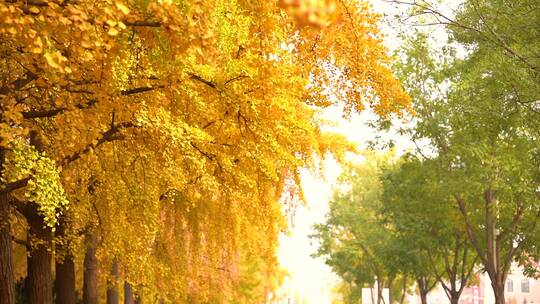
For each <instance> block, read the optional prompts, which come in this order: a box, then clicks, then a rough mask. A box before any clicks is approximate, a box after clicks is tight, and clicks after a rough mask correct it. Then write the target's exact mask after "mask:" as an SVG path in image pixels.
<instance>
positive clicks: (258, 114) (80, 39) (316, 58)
mask: <svg viewBox="0 0 540 304" xmlns="http://www.w3.org/2000/svg"><path fill="white" fill-rule="evenodd" d="M278 5H279V7H278V6H276V4H275V3H274V2H273V1H249V0H217V1H165V0H163V1H142V0H129V1H113V0H104V1H90V0H81V1H76V2H70V1H56V0H34V1H13V3H11V2H0V14H1V15H2V20H1V21H0V54H1V57H0V71H1V76H0V77H1V79H0V80H1V85H2V86H1V87H0V98H1V109H2V114H1V121H0V138H1V147H2V149H5V148H7V147H9V146H10V145H12V144H13V143H14V142H18V141H21V140H24V138H27V136H28V132H29V131H30V130H34V131H37V132H39V133H40V134H41V136H42V137H43V142H44V144H43V147H42V149H43V151H40V152H41V153H46V155H48V156H49V157H50V158H51V159H53V160H55V161H56V164H58V165H59V166H58V170H59V171H60V172H61V177H62V185H63V187H64V189H65V191H66V195H67V198H68V200H69V201H70V202H71V207H70V209H69V210H68V211H65V213H66V214H65V215H60V213H59V214H58V216H64V217H66V218H69V221H68V223H70V225H71V227H70V228H69V230H68V231H70V232H71V233H72V234H73V236H72V242H73V243H72V247H73V248H72V250H73V251H74V252H83V251H84V250H83V248H82V247H81V246H82V242H80V240H79V239H78V234H77V231H92V233H95V234H99V236H100V246H99V248H98V256H99V258H100V260H101V261H102V263H101V265H103V267H108V266H109V265H110V264H111V263H112V260H113V259H117V260H118V261H119V262H120V264H121V265H122V273H123V275H122V276H123V278H125V279H126V280H128V281H129V282H130V283H131V284H132V285H133V286H135V287H136V288H138V293H139V294H144V295H146V296H147V297H155V298H158V297H159V298H162V299H164V300H166V301H169V302H179V301H183V300H186V299H189V300H190V301H191V302H192V303H198V302H207V301H210V302H227V301H228V300H230V299H233V298H239V297H240V296H239V294H238V292H239V290H240V289H239V288H240V287H241V286H243V288H244V289H245V288H247V287H246V286H250V285H249V282H248V281H249V280H248V279H246V273H248V272H251V273H252V272H257V271H261V272H263V273H266V274H265V275H264V276H263V277H264V278H268V280H269V281H267V283H265V284H266V285H265V284H262V283H261V284H262V285H264V286H274V285H275V283H271V282H270V281H271V280H274V279H273V278H275V276H274V275H273V274H275V273H277V272H276V271H277V270H278V267H277V265H276V264H277V262H276V257H275V251H276V248H277V236H278V233H279V232H280V231H282V230H284V229H286V226H285V221H284V218H283V215H282V210H281V208H282V207H281V205H280V203H279V197H280V194H281V190H282V187H283V184H284V183H283V180H284V179H286V178H290V176H297V170H298V168H301V167H311V166H312V165H313V163H314V161H315V160H316V159H317V158H318V157H324V155H325V154H326V153H327V152H328V151H330V152H332V151H333V152H336V153H337V154H338V156H340V155H342V153H343V151H345V150H348V149H352V147H349V146H347V144H346V143H345V142H344V141H343V140H342V139H340V138H339V137H336V136H330V135H328V134H325V133H323V132H321V131H320V130H319V125H318V120H317V118H316V115H317V112H318V111H319V110H320V109H321V108H323V107H326V106H329V105H334V104H339V103H340V102H343V103H344V104H345V105H346V108H347V110H348V111H361V110H363V109H364V108H365V107H366V106H369V107H371V108H373V109H374V111H375V112H376V113H377V114H379V115H382V116H385V115H389V114H391V113H397V114H399V113H400V112H401V111H404V110H405V111H406V110H408V104H409V99H408V97H407V95H406V94H405V93H404V92H403V90H402V89H401V87H400V85H399V83H398V82H397V80H396V79H395V78H394V77H393V76H392V74H391V72H390V70H389V68H388V60H389V59H388V57H387V55H386V52H385V49H384V47H383V46H382V44H381V39H382V37H381V35H380V33H379V31H378V28H377V21H378V16H377V15H376V14H374V13H373V12H371V10H370V8H369V6H368V5H367V4H366V3H364V2H359V1H354V0H343V1H336V2H334V1H286V0H284V1H279V4H278ZM280 7H281V8H283V9H284V10H285V11H287V13H289V14H291V16H293V18H294V19H295V20H296V22H297V23H295V22H293V21H292V20H291V19H290V18H289V16H288V15H287V14H285V13H284V12H283V11H281V9H280ZM13 166H15V167H17V166H18V164H13ZM6 169H7V170H10V168H6ZM6 172H7V171H6ZM285 172H289V173H287V174H286V173H285ZM53 173H54V172H53ZM30 174H31V173H30ZM3 176H4V175H2V177H3ZM21 178H22V177H21ZM295 180H297V179H295ZM3 182H6V181H5V180H3ZM297 186H298V187H299V185H297ZM46 190H47V191H48V190H50V189H46ZM36 197H40V196H36ZM54 208H55V210H58V211H60V209H62V206H59V205H54ZM47 212H49V211H47ZM53 213H54V212H53ZM48 214H49V213H46V216H47V217H48V218H49V220H50V216H49V215H48ZM52 223H55V221H52ZM103 272H106V271H105V270H104V271H103ZM260 280H264V279H263V278H261V279H260ZM256 285H257V286H253V288H254V289H253V290H257V292H258V293H259V294H258V295H253V292H250V291H246V290H244V291H243V292H244V295H252V296H254V297H255V296H256V297H259V298H260V297H263V298H264V297H266V294H263V295H261V294H260V293H268V292H269V291H270V289H271V287H269V288H268V289H259V287H260V286H262V285H260V284H259V283H257V284H256ZM246 301H248V300H246ZM248 302H249V301H248ZM246 303H247V302H246Z"/></svg>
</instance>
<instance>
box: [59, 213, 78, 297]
mask: <svg viewBox="0 0 540 304" xmlns="http://www.w3.org/2000/svg"><path fill="white" fill-rule="evenodd" d="M56 235H57V236H58V237H61V238H63V239H62V242H61V243H60V244H59V245H58V247H57V253H59V254H61V255H62V257H60V258H59V257H57V259H56V284H55V295H56V304H75V302H76V301H77V299H76V295H75V262H74V261H73V255H72V253H71V251H70V250H69V243H67V240H66V239H65V236H66V222H65V218H61V219H60V224H59V225H58V228H57V230H56Z"/></svg>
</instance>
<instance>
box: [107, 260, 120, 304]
mask: <svg viewBox="0 0 540 304" xmlns="http://www.w3.org/2000/svg"><path fill="white" fill-rule="evenodd" d="M111 277H112V279H111V280H110V281H109V282H108V284H107V304H118V261H117V260H116V259H114V261H113V264H112V267H111Z"/></svg>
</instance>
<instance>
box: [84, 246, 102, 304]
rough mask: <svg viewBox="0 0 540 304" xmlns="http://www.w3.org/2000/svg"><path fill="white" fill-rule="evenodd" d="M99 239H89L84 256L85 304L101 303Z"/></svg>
mask: <svg viewBox="0 0 540 304" xmlns="http://www.w3.org/2000/svg"><path fill="white" fill-rule="evenodd" d="M96 245H97V238H96V237H95V236H90V237H89V242H88V244H87V247H86V253H85V255H84V275H83V276H84V277H83V303H84V304H98V302H99V287H98V284H99V273H98V260H97V257H96Z"/></svg>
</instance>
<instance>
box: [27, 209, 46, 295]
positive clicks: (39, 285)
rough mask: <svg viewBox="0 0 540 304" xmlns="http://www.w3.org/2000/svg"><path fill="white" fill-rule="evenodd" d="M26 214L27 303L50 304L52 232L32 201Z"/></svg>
mask: <svg viewBox="0 0 540 304" xmlns="http://www.w3.org/2000/svg"><path fill="white" fill-rule="evenodd" d="M29 207H30V208H29V209H30V210H29V212H28V214H27V215H26V219H27V221H28V225H29V226H30V230H29V237H28V240H30V247H29V248H28V249H27V250H28V258H27V265H28V269H27V271H28V275H27V278H26V279H27V282H26V283H27V284H26V287H27V295H28V303H29V304H51V303H52V302H53V286H52V271H51V266H52V254H51V247H52V246H51V243H52V232H51V229H50V228H49V227H47V226H45V224H44V222H43V218H42V216H41V215H40V214H39V213H38V210H37V206H36V205H35V204H33V203H32V206H29Z"/></svg>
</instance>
